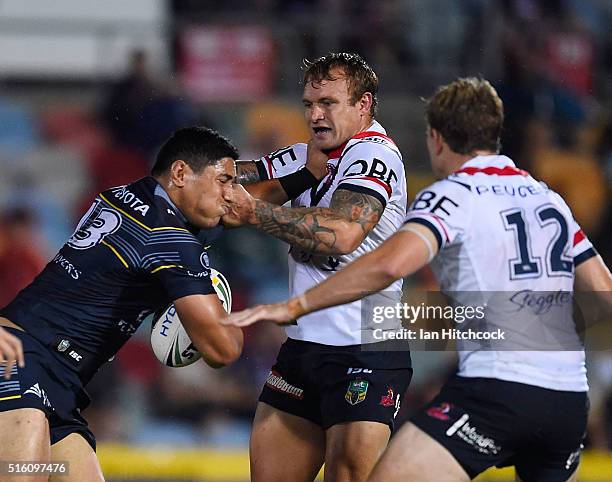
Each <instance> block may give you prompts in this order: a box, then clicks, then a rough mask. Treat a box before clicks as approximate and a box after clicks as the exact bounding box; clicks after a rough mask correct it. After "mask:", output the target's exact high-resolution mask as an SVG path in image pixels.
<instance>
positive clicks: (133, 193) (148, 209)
mask: <svg viewBox="0 0 612 482" xmlns="http://www.w3.org/2000/svg"><path fill="white" fill-rule="evenodd" d="M157 186H158V184H157V182H156V181H155V180H154V179H153V178H152V177H145V178H143V179H139V180H138V181H135V182H133V183H130V184H126V185H123V186H117V187H113V188H110V189H108V190H106V191H104V192H102V193H100V196H99V197H100V199H101V200H102V201H103V202H104V203H106V204H108V205H109V206H110V207H112V208H114V209H115V210H116V211H118V212H119V213H120V214H121V215H122V216H123V218H124V219H128V220H129V221H131V223H130V224H132V225H134V226H135V228H136V229H138V230H141V231H143V232H147V233H151V234H154V233H156V232H160V231H161V232H163V231H176V232H182V233H185V234H189V235H191V233H189V231H188V230H187V229H186V227H185V223H184V221H183V220H182V219H181V215H180V213H177V212H176V210H175V209H174V208H173V207H172V206H171V205H169V204H168V202H167V201H166V200H165V199H163V197H161V196H157V195H155V188H156V187H157ZM191 236H192V235H191Z"/></svg>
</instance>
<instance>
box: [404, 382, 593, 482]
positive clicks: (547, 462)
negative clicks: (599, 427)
mask: <svg viewBox="0 0 612 482" xmlns="http://www.w3.org/2000/svg"><path fill="white" fill-rule="evenodd" d="M588 403H589V402H588V396H587V394H586V392H565V391H557V390H548V389H546V388H540V387H536V386H532V385H525V384H522V383H516V382H507V381H503V380H497V379H494V378H466V377H458V376H456V377H454V378H452V379H451V380H450V381H449V382H448V383H446V385H444V387H442V390H441V391H440V393H439V394H438V395H437V396H436V397H435V398H434V399H433V401H432V402H431V403H429V404H428V405H427V406H425V407H424V408H423V409H422V410H421V411H419V413H417V414H416V415H415V416H414V417H413V418H412V419H411V420H410V421H411V422H412V423H414V424H415V425H416V426H417V427H419V428H420V429H421V430H423V431H424V432H426V433H427V434H428V435H429V436H430V437H432V438H434V439H435V440H436V441H438V442H439V443H440V444H441V445H443V446H444V447H445V448H446V449H447V450H448V451H449V452H450V453H451V454H452V455H453V457H454V458H455V459H456V460H457V461H458V462H459V464H460V465H461V466H462V467H463V469H464V470H465V471H466V472H467V473H468V475H469V476H470V477H471V478H474V477H476V475H478V474H479V473H481V472H483V471H484V470H486V469H488V468H489V467H492V466H496V467H507V466H510V465H514V466H515V468H516V472H517V474H518V475H519V476H520V478H521V480H523V481H524V482H565V481H566V480H567V479H568V478H569V477H570V476H571V475H572V474H573V473H574V471H575V470H576V468H577V467H578V463H579V461H580V453H581V450H582V443H583V441H584V437H585V432H586V423H587V413H588Z"/></svg>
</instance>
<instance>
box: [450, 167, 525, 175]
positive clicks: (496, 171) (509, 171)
mask: <svg viewBox="0 0 612 482" xmlns="http://www.w3.org/2000/svg"><path fill="white" fill-rule="evenodd" d="M461 173H463V174H468V175H470V176H471V175H473V174H480V173H482V174H486V175H488V176H529V173H528V172H527V171H524V170H522V169H519V168H517V167H512V166H505V167H485V168H483V169H481V168H479V167H465V168H463V169H461V170H459V171H456V172H455V174H461Z"/></svg>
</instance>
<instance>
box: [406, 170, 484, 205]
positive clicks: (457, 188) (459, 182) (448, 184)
mask: <svg viewBox="0 0 612 482" xmlns="http://www.w3.org/2000/svg"><path fill="white" fill-rule="evenodd" d="M474 193H475V189H474V186H473V185H472V183H471V182H470V180H469V179H463V178H462V177H461V176H458V175H455V174H451V175H450V176H447V177H445V178H443V179H440V180H438V181H435V182H433V183H432V184H429V185H428V186H427V187H425V188H423V189H421V191H419V193H418V194H417V196H416V197H415V200H414V201H413V203H412V206H411V208H414V206H415V205H416V204H418V203H417V201H419V200H422V201H426V200H427V201H428V202H429V201H431V202H436V203H438V202H444V200H448V202H450V203H451V204H454V205H455V206H456V207H459V206H461V207H462V208H466V207H469V206H471V205H472V204H473V202H474Z"/></svg>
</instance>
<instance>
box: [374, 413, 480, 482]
mask: <svg viewBox="0 0 612 482" xmlns="http://www.w3.org/2000/svg"><path fill="white" fill-rule="evenodd" d="M389 480H402V481H406V482H412V481H418V482H441V481H444V482H467V481H469V480H470V477H469V476H468V475H467V473H466V472H465V471H464V470H463V468H462V467H461V465H459V462H457V461H456V460H455V458H454V457H453V456H452V455H451V454H450V452H449V451H448V450H446V449H445V448H444V447H443V446H442V445H440V444H439V443H438V442H437V441H436V440H434V439H433V438H432V437H430V436H429V435H427V434H426V433H425V432H423V431H422V430H421V429H420V428H418V427H417V426H416V425H414V424H412V423H410V422H408V423H406V424H405V425H404V426H403V427H402V428H401V429H400V430H399V431H398V432H397V434H396V435H395V436H394V437H393V438H392V439H391V442H390V443H389V447H388V448H387V450H386V451H385V453H384V454H383V455H382V457H381V458H380V460H379V462H378V464H376V467H375V468H374V470H373V472H372V474H371V476H370V478H369V479H368V481H369V482H388V481H389Z"/></svg>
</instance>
